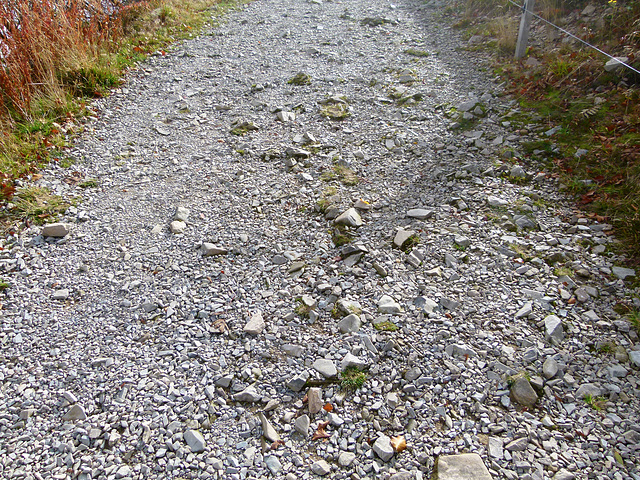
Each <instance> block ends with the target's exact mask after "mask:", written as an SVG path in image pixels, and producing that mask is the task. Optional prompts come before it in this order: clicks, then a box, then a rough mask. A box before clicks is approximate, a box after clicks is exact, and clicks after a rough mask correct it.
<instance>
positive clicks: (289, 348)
mask: <svg viewBox="0 0 640 480" xmlns="http://www.w3.org/2000/svg"><path fill="white" fill-rule="evenodd" d="M280 349H281V350H282V351H283V352H284V353H286V354H287V355H289V356H291V357H301V356H302V354H303V353H304V348H303V347H302V346H300V345H293V344H291V343H285V344H284V345H282V347H280Z"/></svg>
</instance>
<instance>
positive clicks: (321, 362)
mask: <svg viewBox="0 0 640 480" xmlns="http://www.w3.org/2000/svg"><path fill="white" fill-rule="evenodd" d="M312 366H313V368H314V369H315V370H316V371H317V372H319V373H320V375H322V376H323V377H325V378H333V377H335V376H336V375H338V369H337V368H336V366H335V365H334V364H333V362H332V361H331V360H327V359H326V358H319V359H317V360H316V361H315V362H313V365H312Z"/></svg>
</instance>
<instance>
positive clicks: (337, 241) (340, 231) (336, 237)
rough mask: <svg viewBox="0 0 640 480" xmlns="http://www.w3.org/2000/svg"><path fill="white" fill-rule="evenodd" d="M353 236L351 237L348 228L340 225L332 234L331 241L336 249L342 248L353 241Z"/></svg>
mask: <svg viewBox="0 0 640 480" xmlns="http://www.w3.org/2000/svg"><path fill="white" fill-rule="evenodd" d="M353 238H354V237H353V235H351V234H350V233H349V231H348V229H347V227H345V226H343V225H338V226H336V227H335V228H334V229H333V232H332V234H331V241H332V242H333V244H334V245H335V246H336V247H341V246H343V245H346V244H348V243H351V242H352V241H353Z"/></svg>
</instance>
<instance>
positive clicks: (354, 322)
mask: <svg viewBox="0 0 640 480" xmlns="http://www.w3.org/2000/svg"><path fill="white" fill-rule="evenodd" d="M361 325H362V322H361V321H360V317H359V316H358V315H356V314H355V313H352V314H351V315H347V316H346V317H344V318H343V319H342V320H340V321H339V322H338V329H339V330H340V332H341V333H353V332H357V331H358V330H360V326H361Z"/></svg>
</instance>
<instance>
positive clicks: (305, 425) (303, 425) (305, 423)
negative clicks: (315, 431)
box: [293, 415, 311, 437]
mask: <svg viewBox="0 0 640 480" xmlns="http://www.w3.org/2000/svg"><path fill="white" fill-rule="evenodd" d="M310 425H311V420H309V416H308V415H300V416H299V417H298V418H296V421H295V422H294V424H293V428H294V429H295V431H296V432H298V433H299V434H301V435H304V436H305V437H306V436H307V435H308V434H309V426H310Z"/></svg>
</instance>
